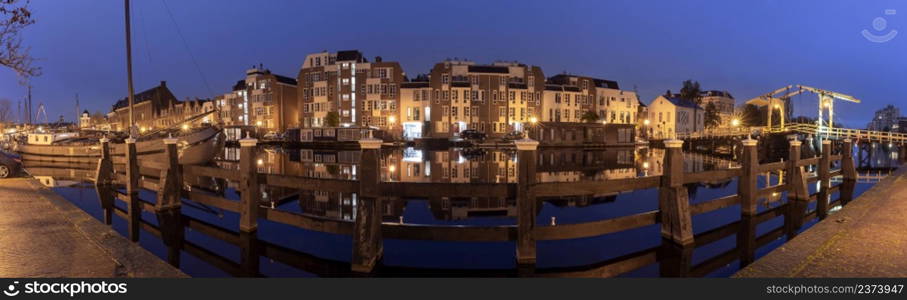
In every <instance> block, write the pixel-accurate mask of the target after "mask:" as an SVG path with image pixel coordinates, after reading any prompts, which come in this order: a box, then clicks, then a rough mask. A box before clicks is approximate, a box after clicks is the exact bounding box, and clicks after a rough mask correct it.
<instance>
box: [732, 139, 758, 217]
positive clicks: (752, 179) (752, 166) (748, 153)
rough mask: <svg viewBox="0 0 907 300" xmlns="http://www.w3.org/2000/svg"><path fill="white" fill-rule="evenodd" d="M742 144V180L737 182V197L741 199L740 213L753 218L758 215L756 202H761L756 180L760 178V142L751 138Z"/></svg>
mask: <svg viewBox="0 0 907 300" xmlns="http://www.w3.org/2000/svg"><path fill="white" fill-rule="evenodd" d="M741 142H742V144H743V157H741V159H740V162H741V163H742V165H743V166H742V169H741V172H742V173H741V175H740V180H739V182H737V195H738V197H740V213H741V214H743V215H746V216H753V215H756V213H757V211H756V202H757V201H758V200H759V199H758V197H756V192H757V189H756V178H757V177H758V176H759V175H758V174H757V173H756V172H757V171H758V170H757V169H758V166H759V158H758V153H756V144H758V142H757V141H756V140H754V139H751V138H750V139H745V140H743V141H741Z"/></svg>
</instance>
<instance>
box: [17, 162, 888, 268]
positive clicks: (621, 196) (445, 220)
mask: <svg viewBox="0 0 907 300" xmlns="http://www.w3.org/2000/svg"><path fill="white" fill-rule="evenodd" d="M873 149H874V150H873V151H877V154H876V155H874V156H872V157H873V160H872V161H868V162H867V165H865V166H864V167H873V170H874V171H871V172H870V171H866V172H865V173H866V174H874V175H876V176H865V178H864V179H865V180H862V179H861V180H859V181H858V183H857V184H856V186H855V188H854V192H853V193H854V195H853V197H854V198H856V197H858V196H859V195H860V194H862V193H863V192H864V191H865V190H867V189H868V188H869V187H871V186H872V185H873V183H874V182H876V181H877V180H878V178H881V177H883V176H884V174H886V173H885V172H888V171H878V170H885V169H886V168H887V169H889V170H890V169H892V168H895V167H897V163H896V162H897V157H895V155H896V153H897V151H889V150H890V149H887V147H885V145H881V146H880V147H878V148H873ZM259 150H260V151H258V152H257V153H258V157H257V159H256V164H257V166H258V170H259V172H262V173H273V174H285V175H294V176H306V177H318V178H336V179H345V180H356V177H357V172H358V170H359V168H358V165H357V163H358V158H359V155H358V154H359V151H358V150H355V151H342V150H318V149H282V148H275V147H265V146H261V147H260V148H259ZM663 156H664V150H663V149H649V148H607V149H598V150H583V149H555V150H544V149H542V150H540V151H539V157H538V161H537V166H538V167H537V172H538V173H537V180H538V181H540V182H571V181H581V180H583V181H588V180H597V181H602V184H607V181H608V180H609V179H625V178H641V177H646V176H658V175H661V172H662V167H663V163H662V157H663ZM855 157H857V156H855ZM238 160H239V149H238V148H226V149H225V150H224V152H223V153H222V154H221V155H220V157H218V158H217V162H216V164H217V165H218V166H219V167H221V168H226V169H237V170H238V166H237V165H238ZM380 160H381V161H380V165H381V180H382V181H385V182H404V183H405V182H414V183H416V182H445V183H464V184H469V183H505V182H507V183H515V182H516V178H517V174H516V172H517V170H518V169H517V168H516V165H517V164H518V161H517V160H516V155H515V153H514V152H513V151H506V150H486V151H481V150H471V149H449V150H420V149H414V148H398V149H383V150H382V155H381V159H380ZM736 167H739V165H738V164H737V162H736V159H735V158H733V157H714V156H709V155H703V154H695V153H686V154H684V169H685V171H686V172H697V171H704V170H715V169H727V168H736ZM26 168H27V169H28V170H29V172H30V173H31V174H32V175H34V176H35V177H36V178H38V179H40V180H41V181H42V183H44V184H46V185H48V186H50V187H52V188H53V190H54V191H55V192H57V193H58V194H60V195H62V196H63V197H64V198H66V199H67V200H69V201H71V202H72V203H74V204H75V205H77V206H78V207H80V208H81V209H83V210H84V211H86V212H87V213H89V214H90V215H92V216H94V217H95V218H97V219H98V220H99V221H103V219H104V212H103V209H102V207H101V205H100V201H99V193H98V192H97V190H96V189H95V186H94V185H93V184H92V183H90V182H88V181H87V180H86V176H84V175H79V174H91V170H93V166H60V165H55V166H47V165H42V164H31V165H29V163H28V162H26ZM779 175H781V174H764V175H763V176H759V180H758V181H759V186H765V185H766V184H777V183H778V181H779V178H781V177H783V175H781V176H780V177H779ZM861 178H863V176H862V175H861ZM235 187H236V183H232V182H225V181H223V180H214V179H212V180H211V182H210V185H209V186H207V187H205V188H206V189H208V190H210V191H215V192H218V193H220V194H222V195H223V196H224V197H226V198H228V199H234V200H238V199H239V195H238V193H237V192H236V189H235ZM687 188H688V189H689V193H690V199H691V203H693V204H695V203H699V202H703V201H708V200H712V199H716V198H719V197H723V196H728V195H732V194H735V193H736V191H737V183H736V180H725V181H715V182H704V183H698V184H690V185H687ZM816 189H817V186H816V185H815V184H810V190H811V191H810V192H811V193H812V192H815V191H816ZM139 196H140V197H141V198H142V199H151V200H153V199H155V195H154V193H153V192H149V191H144V190H143V191H141V192H140V194H139ZM387 197H388V198H389V199H391V201H386V203H388V204H387V205H386V206H385V207H384V208H382V209H383V213H382V214H383V221H384V222H398V223H406V224H434V225H513V224H516V213H517V210H516V201H515V200H514V199H505V198H495V197H488V196H483V195H475V196H474V197H469V198H449V197H446V196H445V195H443V194H440V193H439V194H438V195H435V196H433V197H430V198H428V199H419V198H400V197H395V196H394V195H387ZM782 197H783V195H772V196H771V197H769V198H768V199H767V201H766V202H764V203H760V210H761V211H764V210H766V209H769V208H771V207H775V206H777V205H779V204H780V202H782V201H779V199H781V198H782ZM836 197H837V195H836V194H834V195H832V199H835V198H836ZM262 199H264V200H265V202H264V203H262V205H263V206H270V207H272V208H273V209H277V210H285V211H292V212H297V213H304V214H311V215H316V216H321V217H326V218H336V219H341V220H353V219H354V218H355V216H356V208H357V201H356V200H357V199H356V195H355V194H354V193H336V192H323V191H318V190H290V189H286V188H275V187H263V188H262ZM657 199H658V190H657V189H644V190H634V191H627V192H622V193H617V194H607V195H576V196H570V197H560V198H548V199H540V201H541V205H540V206H541V209H540V211H539V212H538V216H537V222H538V224H539V225H546V226H548V225H562V224H574V223H583V222H590V221H596V220H604V219H610V218H615V217H621V216H627V215H632V214H637V213H643V212H648V211H653V210H657V209H658V200H657ZM183 203H184V204H183V206H182V213H183V214H184V215H186V216H189V217H191V218H193V219H194V220H198V221H200V222H203V223H204V224H206V226H207V225H210V227H212V228H217V229H218V230H220V231H222V232H224V233H225V234H226V235H231V236H232V235H238V233H237V232H236V228H238V215H237V214H236V213H232V212H229V211H224V210H221V209H218V208H214V207H208V206H205V205H201V204H198V203H194V202H191V201H189V200H184V201H183ZM115 205H116V206H117V207H120V208H123V209H125V207H126V204H125V203H124V202H122V201H116V203H115ZM814 206H815V202H813V203H812V204H811V208H810V209H814ZM142 218H143V220H144V221H146V222H148V223H150V224H154V225H160V224H159V223H158V217H157V216H155V214H153V213H149V212H144V213H143V215H142ZM739 219H740V208H739V205H734V206H731V207H728V208H724V209H719V210H715V211H712V212H708V213H704V214H700V215H695V216H694V217H693V230H694V233H696V234H700V233H704V232H708V231H713V230H717V229H720V228H722V227H723V226H727V225H728V224H730V223H734V222H736V221H738V220H739ZM815 222H816V221H815V220H814V221H811V222H808V223H806V224H805V225H804V226H803V227H802V228H801V231H802V230H806V229H807V228H809V227H810V226H811V225H813V224H814V223H815ZM783 226H784V221H783V217H776V218H773V219H771V220H769V221H767V222H764V223H761V224H759V225H758V226H756V234H757V236H761V235H763V234H766V233H768V232H771V231H773V230H776V229H777V228H779V227H783ZM112 227H113V229H115V230H116V231H117V232H119V233H120V234H122V235H124V236H126V235H127V221H126V220H124V219H123V218H119V217H116V216H115V217H113V218H112ZM160 227H161V228H162V229H161V231H163V226H160ZM146 229H147V228H145V229H143V231H142V232H141V234H140V241H139V243H140V244H141V246H142V247H144V248H145V249H147V250H149V251H150V252H152V253H154V254H155V255H157V256H159V257H161V258H162V259H165V260H168V261H170V262H171V263H172V264H174V265H178V267H179V268H180V269H181V270H183V271H184V272H185V273H187V274H188V275H190V276H193V277H227V276H266V277H308V276H316V275H317V274H321V275H323V276H324V275H327V276H333V275H336V276H348V275H349V274H343V273H337V274H332V273H330V272H327V273H325V271H324V270H325V269H330V268H331V266H337V265H339V266H341V267H342V266H344V263H346V264H347V265H346V267H347V268H348V263H349V261H350V258H351V250H350V249H351V247H352V241H351V238H350V237H349V236H345V235H334V234H328V233H322V232H314V231H308V230H303V229H299V228H296V227H292V226H288V225H284V224H279V223H274V222H269V221H267V220H259V229H258V233H257V237H256V239H257V240H259V241H261V242H262V243H264V244H267V245H269V247H270V248H268V249H271V250H270V252H279V253H281V255H280V257H281V259H274V258H273V257H275V255H264V254H262V255H260V256H259V255H258V254H256V255H254V256H255V257H256V260H258V261H257V264H251V265H252V266H253V267H252V268H254V269H255V270H252V271H248V272H245V273H243V272H240V271H237V270H236V269H235V266H236V265H237V264H242V265H244V266H248V265H249V264H248V262H243V258H242V256H243V255H246V254H247V251H249V250H248V249H243V248H242V247H240V246H237V245H236V244H235V243H229V242H226V241H225V240H224V239H223V238H219V237H216V236H213V235H211V234H210V232H211V231H208V232H206V233H203V232H202V231H200V230H193V229H191V228H183V227H181V228H177V229H173V228H170V229H168V230H175V231H178V232H181V233H184V234H179V235H177V236H182V238H184V239H185V245H190V244H191V245H192V247H193V249H192V251H188V250H189V249H188V247H182V249H177V250H173V249H172V247H171V249H168V246H167V245H168V244H172V242H167V243H165V241H164V240H162V239H161V238H159V237H157V236H156V235H154V234H150V233H149V232H148V231H147V230H146ZM735 237H736V235H735V234H731V235H728V236H727V237H725V238H722V239H721V240H718V241H716V242H713V243H709V244H708V245H706V246H703V247H697V248H695V250H694V251H693V254H692V262H691V264H692V265H693V266H696V265H706V262H709V261H710V260H713V259H715V258H716V257H718V256H721V255H723V254H727V253H728V252H729V251H732V250H734V249H735V248H736V247H738V244H737V241H736V238H735ZM786 239H787V237H786V236H785V235H781V236H780V237H778V238H776V239H774V240H771V241H769V242H768V243H765V244H764V245H762V246H761V247H758V248H756V249H749V250H751V251H754V252H755V257H756V258H759V257H761V256H763V255H765V254H766V253H768V252H769V251H771V250H773V249H775V248H777V247H778V246H780V245H782V244H783V243H784V242H786ZM662 243H663V242H662V240H661V237H660V227H659V225H658V224H656V225H651V226H645V227H641V228H637V229H631V230H626V231H621V232H617V233H612V234H606V235H602V236H598V237H592V238H581V239H571V240H557V241H539V242H538V248H537V251H538V253H537V255H538V258H537V264H536V266H535V268H537V269H555V270H556V269H559V268H562V269H583V268H587V267H588V268H593V267H594V266H597V265H602V264H610V263H614V262H621V261H622V260H623V259H625V258H626V259H631V258H632V257H634V255H633V254H634V253H639V252H640V251H645V250H646V249H653V248H658V247H659V246H660V245H662ZM274 249H277V250H279V251H277V250H274ZM514 249H515V244H514V243H513V242H446V241H410V240H394V239H385V241H384V255H383V258H382V261H381V266H384V267H385V268H386V269H394V270H404V271H398V272H397V273H395V274H397V275H396V276H423V275H450V274H459V275H457V276H460V275H462V276H472V275H477V276H492V274H498V273H499V272H502V273H505V274H507V272H506V270H513V269H518V268H517V265H516V262H515V258H514V251H515V250H514ZM270 252H269V253H270ZM661 259H662V256H661V255H659V260H661ZM286 261H293V262H296V263H285V262H286ZM300 262H301V263H300ZM291 265H292V266H291ZM663 267H664V266H661V265H660V263H659V262H656V263H652V264H648V265H645V266H642V267H639V268H634V269H633V270H628V271H626V272H621V273H619V274H614V275H615V276H623V277H658V276H660V275H662V274H664V270H662V269H663ZM740 268H741V262H740V260H733V261H730V262H728V263H724V264H721V265H719V266H716V267H712V268H709V269H707V270H706V272H703V273H701V274H700V275H702V276H708V277H727V276H730V275H731V274H733V273H734V272H736V271H737V270H739V269H740ZM381 270H382V267H379V268H378V269H377V271H376V274H375V275H376V276H382V273H381ZM406 270H420V271H418V272H416V271H406ZM432 270H434V271H432ZM346 271H348V270H346ZM460 272H462V273H460Z"/></svg>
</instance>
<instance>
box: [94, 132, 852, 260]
mask: <svg viewBox="0 0 907 300" xmlns="http://www.w3.org/2000/svg"><path fill="white" fill-rule="evenodd" d="M743 143H744V151H743V156H742V158H741V160H740V165H741V167H739V168H732V169H724V170H713V171H705V172H685V171H684V169H683V152H682V150H681V149H682V148H681V145H682V144H683V142H682V141H680V140H668V141H665V146H666V153H665V157H664V172H663V175H660V176H649V177H642V178H632V179H617V180H605V181H578V182H559V183H547V182H545V183H542V182H536V180H537V178H536V175H535V174H536V159H537V158H538V153H537V149H536V146H537V144H535V145H532V144H531V143H530V145H520V144H518V145H517V149H518V151H517V155H518V169H519V170H518V172H517V173H518V183H516V184H478V185H477V184H461V183H393V182H380V180H379V178H380V176H379V173H378V172H379V170H380V166H379V153H380V144H377V145H376V144H374V143H371V144H370V143H363V144H362V146H363V149H362V150H361V151H362V153H361V159H360V167H359V174H358V177H359V178H358V180H357V181H350V180H337V179H324V178H309V177H298V176H284V175H274V174H265V173H259V172H258V170H257V168H256V167H255V161H254V158H255V157H256V155H255V153H256V151H257V150H256V149H257V148H256V143H255V141H254V140H244V141H242V142H241V147H240V148H241V154H240V163H239V170H224V169H219V168H213V167H205V166H190V165H180V164H178V160H177V159H176V157H177V152H176V146H175V143H174V144H167V145H166V146H167V147H166V154H167V158H168V159H167V160H166V161H165V162H163V163H159V162H151V161H139V160H138V159H136V152H135V147H134V144H127V147H126V156H125V160H126V167H125V169H126V172H125V175H118V174H114V173H113V171H112V167H111V168H110V169H108V168H107V167H106V166H108V165H112V162H111V161H110V156H109V152H107V151H104V152H102V158H101V161H100V163H99V168H98V172H97V173H96V177H95V178H96V179H97V183H98V186H99V189H98V190H99V195H101V194H102V193H104V195H107V196H102V197H101V198H102V203H106V204H104V207H105V220H109V218H110V215H112V214H114V213H115V214H117V215H120V216H122V217H124V218H125V219H127V220H128V233H129V237H130V238H131V239H132V240H133V241H138V235H139V229H140V228H145V229H146V230H150V229H153V228H150V227H149V225H148V224H145V223H143V221H142V220H141V212H142V211H143V210H144V211H152V212H155V213H156V214H158V215H168V214H171V215H172V214H178V212H179V210H178V208H179V207H180V206H181V205H182V204H183V202H182V199H187V200H188V201H190V202H192V203H198V204H204V205H207V206H211V207H216V208H220V209H223V210H226V211H232V212H236V213H237V214H238V215H239V233H240V235H241V236H252V238H253V239H254V235H255V232H256V231H257V229H258V221H259V220H261V219H264V220H268V221H272V222H277V223H283V224H287V225H291V226H294V227H298V228H302V229H306V230H312V231H319V232H325V233H331V234H341V235H349V236H351V237H352V239H353V249H352V251H353V256H352V257H353V259H352V261H351V263H349V265H348V266H349V268H350V270H351V271H356V272H371V271H372V269H373V268H374V266H375V265H376V263H377V260H378V259H380V257H382V251H383V250H382V249H383V246H382V245H383V239H385V238H392V239H404V240H433V241H470V242H480V241H481V242H487V241H514V242H516V255H515V256H516V258H517V262H518V264H520V265H534V264H535V261H536V243H537V241H544V240H563V239H578V238H589V237H596V236H601V235H605V234H610V233H615V232H623V231H627V230H632V229H637V228H643V227H647V226H659V227H660V232H661V236H662V237H663V238H664V240H665V241H666V242H667V243H668V244H669V245H668V246H667V247H668V248H669V249H675V250H677V253H678V255H681V256H682V257H681V258H680V259H679V261H681V262H685V263H682V264H681V265H679V266H677V265H673V266H671V267H670V270H672V271H670V272H668V273H671V274H675V275H678V274H691V273H692V274H707V273H708V272H707V271H708V270H714V269H715V268H717V267H720V266H721V265H722V263H724V264H726V263H727V262H729V261H728V260H731V261H732V260H734V259H737V258H739V259H741V261H743V262H751V261H753V260H754V259H755V253H754V251H753V249H752V248H753V246H754V245H760V244H762V245H764V244H765V243H768V242H770V241H771V240H773V239H774V238H777V237H778V236H780V235H783V234H787V235H789V236H793V235H796V232H797V229H799V228H800V227H801V226H802V225H803V224H804V222H805V221H806V220H808V219H811V218H815V217H818V218H820V219H823V218H825V217H826V216H827V213H828V211H829V209H830V207H829V206H830V205H832V204H834V203H835V201H837V202H838V203H840V204H844V203H847V202H849V201H850V197H852V190H853V183H854V181H855V179H856V178H857V177H856V171H855V169H854V167H853V157H852V154H850V153H851V152H850V151H841V154H838V155H833V154H832V142H831V141H828V140H826V141H825V142H824V144H823V148H822V152H821V156H819V157H814V158H806V159H801V157H800V156H801V155H800V142H798V141H792V142H791V144H790V153H791V154H790V157H789V159H788V160H786V161H783V162H773V163H760V162H759V161H758V159H757V157H758V155H757V147H756V143H757V142H756V141H755V140H751V139H747V140H744V142H743ZM108 147H109V145H107V143H106V142H105V143H103V145H102V148H104V149H107V148H108ZM842 147H844V149H848V147H852V146H851V145H850V142H849V141H844V142H843V143H842ZM103 153H106V154H103ZM835 165H837V166H839V168H837V169H834V170H833V169H832V166H835ZM812 168H814V169H815V170H816V172H815V175H812V174H813V173H812V172H808V169H812ZM766 172H777V173H779V174H780V173H785V174H787V175H786V177H785V178H786V180H784V182H783V183H779V184H776V185H770V184H768V183H767V182H766V183H765V184H762V185H761V186H760V185H759V184H758V178H759V176H760V174H763V173H766ZM142 174H155V175H158V176H153V175H152V176H148V175H145V176H143V175H142ZM835 176H843V178H844V180H843V182H842V183H840V184H839V185H836V186H832V185H831V183H832V181H831V178H832V177H835ZM155 177H156V178H155ZM202 177H215V178H221V179H223V180H227V181H230V182H235V183H237V186H238V188H237V190H238V191H239V193H240V200H239V201H236V200H231V199H227V198H225V197H223V196H222V195H218V194H216V193H211V192H208V191H204V190H203V189H202V188H196V187H194V186H193V185H191V184H187V182H197V181H198V180H197V179H198V178H202ZM722 180H736V181H737V183H738V184H737V187H738V188H737V192H736V193H735V194H733V195H728V196H724V197H719V198H716V199H710V200H706V201H701V202H695V203H694V202H693V201H691V199H690V198H689V191H688V190H687V185H689V184H694V183H698V182H705V181H709V182H715V181H722ZM816 181H818V182H819V190H818V191H817V192H815V193H809V189H808V183H810V182H816ZM117 182H122V183H125V187H126V192H125V193H119V192H111V193H110V194H107V193H108V192H102V191H101V190H102V188H100V187H101V186H103V185H109V184H114V183H117ZM262 186H274V187H285V188H291V189H302V190H327V191H336V192H353V193H356V194H357V195H358V199H359V202H358V207H357V211H356V217H355V218H354V220H339V219H333V218H328V217H323V216H316V215H311V214H305V213H297V212H290V211H284V210H279V209H274V208H272V207H268V206H263V205H262V197H261V195H262V193H261V187H262ZM652 188H655V189H658V209H657V210H652V211H646V212H641V213H635V214H630V215H626V216H619V217H615V218H610V219H604V220H598V221H591V222H584V223H577V224H551V225H540V224H539V223H538V222H536V215H537V212H538V208H539V201H538V200H539V199H542V198H551V197H569V196H576V195H597V194H613V193H620V192H626V191H632V190H640V189H652ZM139 189H147V190H151V191H155V192H157V199H156V201H154V202H152V201H146V200H142V199H140V198H139V197H138V191H139ZM105 190H106V189H105ZM111 190H112V189H111ZM835 191H839V192H840V193H839V198H838V199H835V200H832V199H831V195H832V193H834V192H835ZM438 193H441V194H443V195H445V196H449V197H474V196H477V195H482V196H493V197H506V198H513V199H516V203H517V220H516V223H517V224H516V225H501V226H447V225H417V224H405V223H402V222H382V221H381V220H382V208H383V204H384V203H387V201H393V200H392V199H390V198H389V196H395V197H431V196H436V195H438ZM782 194H785V195H786V198H787V201H786V203H784V204H782V205H778V206H774V207H765V208H763V209H760V206H759V205H758V203H760V202H766V201H768V200H769V198H772V197H774V196H776V195H782ZM112 198H120V199H122V200H123V201H125V202H126V203H127V208H126V209H118V208H117V207H116V206H115V205H112V202H113V200H111V199H112ZM105 199H106V200H105ZM812 201H816V202H817V204H816V209H815V210H814V211H808V210H807V207H808V206H809V205H808V204H809V203H810V202H812ZM187 204H188V202H187ZM734 206H739V207H740V219H739V221H737V222H734V223H731V224H728V225H726V226H723V227H719V228H715V229H712V230H709V231H706V232H702V233H699V234H694V232H693V229H692V228H693V227H692V225H693V224H692V222H693V216H696V215H701V214H706V213H709V212H713V211H717V210H720V209H727V208H731V207H734ZM168 212H169V213H168ZM778 216H785V219H784V220H785V221H784V224H785V225H784V226H783V227H782V228H777V229H775V230H772V231H770V232H769V233H767V234H765V235H762V236H757V235H756V232H755V227H756V225H758V224H761V223H764V222H766V221H768V220H771V219H773V218H775V217H778ZM107 222H108V224H110V223H109V221H107ZM735 230H736V231H735ZM734 233H737V234H738V239H740V240H739V241H738V244H739V245H738V247H737V248H735V249H733V250H732V251H731V252H728V253H724V254H722V255H721V256H720V257H717V258H716V259H717V260H709V261H707V262H705V263H703V264H705V265H699V266H691V265H689V263H690V261H692V260H691V259H690V257H688V256H690V255H692V249H695V248H696V247H701V246H703V245H707V244H709V243H712V242H715V241H717V240H720V239H721V238H724V237H727V236H730V235H733V234H734ZM229 239H231V240H233V239H234V238H229ZM678 249H679V250H678ZM654 251H655V250H653V249H648V250H644V251H641V252H638V253H636V254H634V256H632V257H625V259H627V260H619V261H609V262H607V263H605V264H604V265H597V266H594V267H589V268H579V269H569V268H568V269H550V270H547V271H541V272H540V274H549V275H551V274H574V275H579V276H582V274H587V275H588V274H599V275H601V274H611V275H614V274H620V273H623V272H627V271H631V270H634V269H636V268H639V267H642V266H645V265H646V263H651V262H654V261H653V260H654V256H653V255H654V253H655V252H654ZM546 272H548V273H546Z"/></svg>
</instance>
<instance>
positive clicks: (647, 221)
mask: <svg viewBox="0 0 907 300" xmlns="http://www.w3.org/2000/svg"><path fill="white" fill-rule="evenodd" d="M658 222H659V212H658V211H649V212H644V213H639V214H635V215H629V216H623V217H617V218H612V219H606V220H600V221H592V222H585V223H579V224H565V225H555V226H537V227H535V230H534V231H533V233H534V234H535V238H536V240H566V239H578V238H586V237H594V236H600V235H604V234H608V233H614V232H619V231H624V230H629V229H634V228H639V227H644V226H649V225H654V224H657V223H658Z"/></svg>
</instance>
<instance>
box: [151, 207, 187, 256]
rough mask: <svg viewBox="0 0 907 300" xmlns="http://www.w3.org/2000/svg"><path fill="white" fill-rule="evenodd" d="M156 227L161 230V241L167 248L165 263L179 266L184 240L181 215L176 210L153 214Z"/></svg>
mask: <svg viewBox="0 0 907 300" xmlns="http://www.w3.org/2000/svg"><path fill="white" fill-rule="evenodd" d="M155 215H156V216H157V223H158V227H159V228H160V229H161V240H162V241H163V242H164V246H167V262H168V263H169V264H170V265H172V266H174V267H177V268H178V267H179V266H180V251H181V250H182V249H183V241H184V240H185V224H184V223H183V216H182V213H181V212H180V211H179V210H177V209H164V210H158V211H157V212H155Z"/></svg>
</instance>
